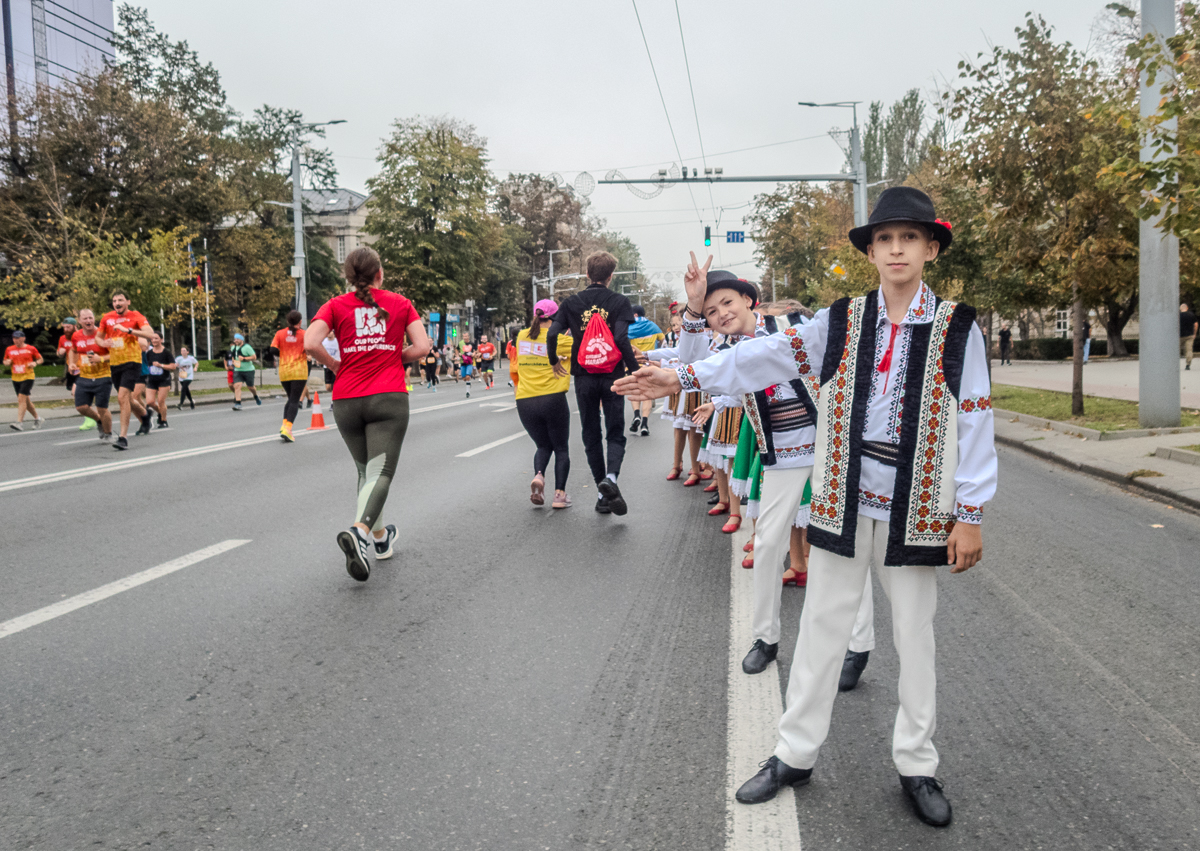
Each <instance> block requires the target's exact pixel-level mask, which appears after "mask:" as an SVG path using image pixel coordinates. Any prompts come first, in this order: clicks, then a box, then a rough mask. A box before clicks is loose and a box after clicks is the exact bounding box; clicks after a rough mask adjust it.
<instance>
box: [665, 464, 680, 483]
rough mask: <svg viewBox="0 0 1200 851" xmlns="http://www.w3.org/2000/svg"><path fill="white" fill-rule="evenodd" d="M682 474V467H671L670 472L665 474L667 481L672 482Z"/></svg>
mask: <svg viewBox="0 0 1200 851" xmlns="http://www.w3.org/2000/svg"><path fill="white" fill-rule="evenodd" d="M682 474H683V468H682V467H672V468H671V472H669V473H667V481H668V482H673V481H675V480H676V479H678V478H679V477H680V475H682Z"/></svg>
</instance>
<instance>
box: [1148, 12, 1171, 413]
mask: <svg viewBox="0 0 1200 851" xmlns="http://www.w3.org/2000/svg"><path fill="white" fill-rule="evenodd" d="M1151 34H1152V35H1154V36H1156V37H1157V38H1158V39H1160V40H1161V39H1167V38H1170V37H1171V36H1172V35H1174V34H1175V3H1174V2H1173V0H1142V35H1143V36H1145V35H1151ZM1160 85H1161V83H1159V84H1157V85H1155V86H1149V85H1147V83H1146V74H1145V73H1144V72H1143V73H1142V88H1141V95H1140V97H1139V101H1140V106H1141V115H1142V118H1146V117H1148V116H1150V115H1153V114H1154V112H1155V110H1156V108H1157V106H1158V102H1159V99H1160V97H1161V95H1160V94H1159V92H1158V91H1157V89H1158V87H1159V86H1160ZM1165 128H1166V130H1167V132H1174V131H1175V120H1174V119H1171V121H1170V122H1169V123H1168V124H1166V125H1165ZM1148 141H1149V140H1143V146H1142V153H1141V158H1142V160H1143V161H1147V160H1151V159H1153V158H1154V153H1153V151H1152V149H1151V148H1150V146H1149V144H1147V143H1148ZM1159 221H1160V220H1153V221H1143V222H1141V224H1140V226H1139V227H1140V233H1139V237H1140V238H1139V260H1138V276H1139V283H1138V287H1139V296H1138V313H1139V317H1138V318H1139V320H1140V322H1139V326H1140V327H1139V333H1138V337H1139V341H1138V421H1139V422H1140V424H1141V426H1142V427H1143V428H1163V427H1167V426H1177V425H1179V422H1180V411H1179V404H1180V400H1179V346H1178V344H1177V343H1176V340H1177V339H1178V337H1179V327H1178V326H1179V239H1178V238H1177V237H1175V236H1171V235H1168V234H1166V233H1164V231H1163V230H1162V228H1161V227H1160V226H1159Z"/></svg>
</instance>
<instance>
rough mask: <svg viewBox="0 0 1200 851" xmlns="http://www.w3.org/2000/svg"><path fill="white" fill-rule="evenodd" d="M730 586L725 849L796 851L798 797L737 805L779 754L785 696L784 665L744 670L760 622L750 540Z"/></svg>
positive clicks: (783, 795) (735, 555)
mask: <svg viewBox="0 0 1200 851" xmlns="http://www.w3.org/2000/svg"><path fill="white" fill-rule="evenodd" d="M731 537H732V538H733V540H732V541H731V542H730V543H731V549H732V558H731V559H730V565H729V570H730V586H729V672H728V676H729V699H728V700H729V708H728V713H729V716H728V724H727V727H726V730H727V731H728V732H727V733H726V736H727V745H728V751H727V752H728V757H727V760H726V784H725V785H726V789H725V800H726V801H727V803H726V810H725V830H726V836H725V847H726V849H728V851H785V850H786V851H794V849H797V848H799V847H801V846H800V821H799V816H798V815H797V810H796V795H795V793H794V792H793V791H792V790H791V789H784V790H783V791H782V792H780V793H779V794H778V795H777V796H776V797H775V799H774V800H772V801H768V802H767V803H765V804H755V805H754V806H748V805H746V804H739V803H738V802H737V801H736V800H734V797H733V795H734V793H735V792H736V791H737V788H738V786H740V785H741V784H742V783H745V782H746V781H747V780H749V779H750V778H751V777H753V776H754V774H755V772H757V771H758V764H759V762H761V761H762V759H763V758H764V757H765V756H770V755H771V753H772V752H774V750H775V741H776V730H777V726H778V723H779V716H780V715H781V714H782V713H783V696H782V693H781V691H780V688H779V668H778V663H777V664H776V665H772V666H770V667H769V668H767V670H766V671H764V672H763V673H761V674H756V675H754V676H750V675H748V674H745V673H743V671H742V656H743V655H745V653H746V650H747V649H748V648H749V646H750V636H751V634H752V632H753V630H752V621H753V617H754V571H752V570H744V569H743V568H742V552H741V549H742V548H741V545H742V544H744V543H745V540H746V539H745V538H744V537H743V536H741V535H734V536H731Z"/></svg>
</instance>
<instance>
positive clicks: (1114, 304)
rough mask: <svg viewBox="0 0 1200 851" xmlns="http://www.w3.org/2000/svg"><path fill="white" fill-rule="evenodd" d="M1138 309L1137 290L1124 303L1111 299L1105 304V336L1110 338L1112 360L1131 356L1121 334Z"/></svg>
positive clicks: (1109, 350) (1109, 347) (1109, 352)
mask: <svg viewBox="0 0 1200 851" xmlns="http://www.w3.org/2000/svg"><path fill="white" fill-rule="evenodd" d="M1137 308H1138V291H1137V290H1134V291H1133V295H1131V296H1130V297H1129V298H1128V299H1126V300H1124V301H1119V300H1117V299H1115V298H1110V299H1107V300H1106V301H1105V302H1104V314H1105V316H1104V334H1105V336H1106V337H1107V338H1108V356H1109V357H1110V358H1123V357H1128V356H1129V349H1128V348H1126V346H1125V339H1124V338H1123V337H1122V336H1121V334H1122V333H1123V332H1124V331H1125V326H1126V325H1128V324H1129V320H1130V319H1132V318H1133V314H1134V313H1136V312H1137Z"/></svg>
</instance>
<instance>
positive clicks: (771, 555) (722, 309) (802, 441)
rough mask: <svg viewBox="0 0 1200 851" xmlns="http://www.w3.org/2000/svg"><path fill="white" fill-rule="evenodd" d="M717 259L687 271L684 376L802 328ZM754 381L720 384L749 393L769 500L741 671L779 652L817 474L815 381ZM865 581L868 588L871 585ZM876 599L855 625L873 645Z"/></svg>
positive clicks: (753, 669)
mask: <svg viewBox="0 0 1200 851" xmlns="http://www.w3.org/2000/svg"><path fill="white" fill-rule="evenodd" d="M711 263H712V257H709V258H708V261H707V262H706V263H705V265H704V266H703V267H701V266H700V265H699V264H698V263H697V262H696V256H695V255H694V254H693V255H692V262H691V264H690V265H689V266H688V270H687V273H686V274H685V276H684V288H685V289H686V291H687V294H688V304H687V306H686V308H685V309H684V318H683V328H682V331H681V333H680V339H679V355H680V360H681V361H682V362H684V363H685V364H689V366H679V367H677V372H678V373H679V374H680V375H684V376H690V375H692V374H693V372H692V371H691V370H690V367H696V368H698V367H699V366H700V364H706V363H709V362H714V361H716V362H722V363H729V362H731V360H732V359H733V358H734V356H735V353H736V352H737V351H739V350H740V349H741V348H742V347H743V346H746V345H747V344H749V343H750V342H751V341H753V340H754V339H755V338H770V337H780V335H781V334H783V333H784V332H785V330H786V329H787V328H790V327H793V326H796V327H799V323H800V319H801V317H800V316H799V314H793V315H792V316H790V317H776V316H764V315H763V314H761V313H756V312H755V311H754V308H755V306H756V305H757V304H758V288H757V287H755V286H754V284H752V283H750V282H748V281H745V280H742V279H740V278H738V277H737V275H734V274H733V273H732V272H726V271H722V270H713V271H712V272H709V271H708V265H709V264H711ZM709 329H711V331H712V332H715V333H720V334H725V335H727V336H728V337H729V338H730V339H731V340H732V341H733V345H732V347H731V348H730V349H729V350H728V351H724V352H715V353H714V352H713V351H712V350H711V349H710V347H709V346H708V342H707V341H708V334H709V333H710V331H709ZM739 360H740V359H739ZM755 382H756V377H755V376H754V375H753V374H751V375H750V376H748V377H747V378H745V379H743V380H741V381H740V382H739V381H738V380H731V381H730V382H729V384H728V387H729V389H728V390H727V389H726V388H724V387H720V388H715V392H716V393H719V394H721V395H728V396H735V395H740V396H742V398H743V405H744V410H745V416H746V418H748V419H749V421H750V424H751V426H752V428H753V430H754V433H755V440H756V445H757V447H758V452H759V456H760V458H761V463H762V469H763V479H762V497H761V500H762V501H761V506H760V511H759V517H758V521H757V523H756V530H755V538H756V541H757V545H756V547H757V552H756V555H755V562H754V565H755V571H754V617H753V621H752V623H753V643H752V644H751V646H750V651H749V652H748V653H747V654H746V657H745V659H743V660H742V670H743V671H744V672H745V673H747V674H759V673H762V672H763V671H764V670H766V668H767V666H768V665H769V664H770V663H771V662H772V661H774V659H775V657H776V655H777V654H778V652H779V636H780V632H781V623H780V615H779V612H780V604H781V595H782V589H783V573H784V568H783V556H784V553H785V552H787V551H788V548H789V544H790V538H791V530H792V528H793V526H794V524H795V522H796V520H797V515H798V513H799V512H800V510H801V509H800V505H801V502H802V501H803V498H804V493H805V488H806V485H807V484H808V480H809V476H810V474H811V472H812V465H813V459H814V454H815V434H816V397H817V385H816V382H815V381H812V380H804V379H802V378H796V377H793V378H792V379H790V380H785V381H780V382H777V383H773V384H770V385H764V386H763V387H761V388H758V390H757V391H756V390H754V389H753V387H751V385H754V386H755V387H757V384H756V383H755ZM745 387H751V389H748V390H747V389H743V388H745ZM696 389H698V388H696ZM865 584H866V585H867V587H868V589H869V582H867V583H865ZM870 600H871V598H870V594H869V590H868V592H867V594H866V595H865V600H864V602H863V608H864V610H865V611H864V613H863V616H862V618H860V621H861V622H860V624H859V628H858V630H856V632H858V633H860V634H861V635H860V636H856V638H857V639H858V640H859V641H860V644H861V645H862V646H865V647H866V648H867V649H868V650H869V649H871V648H872V647H874V641H875V637H874V631H873V612H872V611H871V608H870V607H871V602H870Z"/></svg>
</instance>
